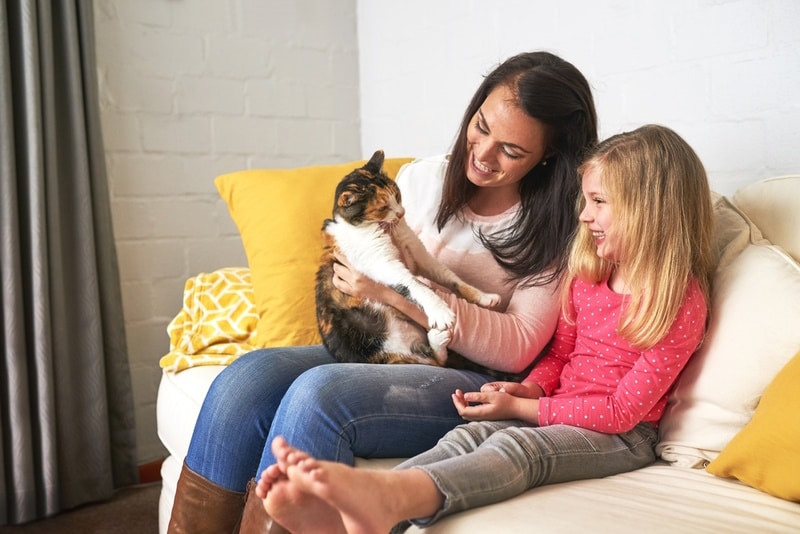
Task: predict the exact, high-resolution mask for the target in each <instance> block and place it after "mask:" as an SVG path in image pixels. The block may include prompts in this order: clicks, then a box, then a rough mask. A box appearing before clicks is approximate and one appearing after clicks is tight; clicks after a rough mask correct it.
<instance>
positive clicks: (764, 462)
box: [706, 352, 800, 501]
mask: <svg viewBox="0 0 800 534" xmlns="http://www.w3.org/2000/svg"><path fill="white" fill-rule="evenodd" d="M799 413H800V352H798V353H797V354H796V355H795V356H794V357H793V358H792V359H791V360H790V361H789V363H787V364H786V366H785V367H783V369H781V371H780V372H779V373H778V375H777V376H776V377H775V378H774V379H773V380H772V382H771V383H770V385H769V386H768V387H767V389H766V390H765V391H764V395H763V396H762V397H761V401H760V402H759V404H758V407H757V408H756V411H755V413H754V414H753V418H752V419H751V420H750V422H749V423H747V425H746V426H745V427H744V428H743V429H742V430H741V431H740V432H739V433H738V434H736V435H735V436H734V437H733V439H732V440H731V441H730V443H728V445H727V446H726V447H725V448H724V449H722V451H721V452H720V454H719V456H717V458H716V459H715V460H713V461H712V462H711V463H710V464H709V465H708V467H707V468H706V470H707V471H708V472H709V473H711V474H713V475H717V476H721V477H728V478H737V479H739V480H741V481H742V482H744V483H745V484H747V485H748V486H752V487H754V488H758V489H760V490H762V491H765V492H767V493H769V494H771V495H775V496H776V497H780V498H782V499H787V500H790V501H800V417H798V414H799Z"/></svg>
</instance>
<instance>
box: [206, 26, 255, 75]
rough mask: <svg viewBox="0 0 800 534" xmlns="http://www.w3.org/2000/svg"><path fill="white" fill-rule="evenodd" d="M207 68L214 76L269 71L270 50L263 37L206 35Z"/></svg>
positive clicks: (253, 73)
mask: <svg viewBox="0 0 800 534" xmlns="http://www.w3.org/2000/svg"><path fill="white" fill-rule="evenodd" d="M206 42H207V46H208V62H207V69H208V72H210V73H211V74H212V75H214V76H230V77H234V78H240V79H243V78H246V77H249V76H254V75H257V74H258V73H264V72H269V70H268V66H269V59H270V56H271V54H270V50H269V48H268V47H267V43H266V42H265V41H264V40H263V39H258V38H254V37H243V36H240V35H220V34H212V35H209V36H208V37H206Z"/></svg>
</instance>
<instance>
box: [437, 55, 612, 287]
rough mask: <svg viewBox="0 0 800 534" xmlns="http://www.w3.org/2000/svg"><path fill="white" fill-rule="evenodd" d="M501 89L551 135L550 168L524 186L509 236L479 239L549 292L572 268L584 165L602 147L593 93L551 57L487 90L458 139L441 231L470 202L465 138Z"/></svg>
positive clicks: (518, 276) (493, 80)
mask: <svg viewBox="0 0 800 534" xmlns="http://www.w3.org/2000/svg"><path fill="white" fill-rule="evenodd" d="M498 86H506V87H508V88H509V89H511V91H512V93H513V94H514V95H515V96H516V98H517V105H518V106H519V108H520V109H521V110H523V111H524V112H525V113H526V114H527V115H528V116H530V117H532V118H534V119H537V120H538V121H540V122H541V123H543V124H544V126H545V128H546V139H547V143H548V146H547V148H546V150H545V154H547V155H548V157H547V165H537V166H536V167H534V168H533V169H532V170H531V171H529V172H528V174H527V175H525V177H523V179H522V180H521V182H520V197H521V209H520V210H519V212H518V215H517V219H516V220H515V221H514V223H513V224H512V225H510V226H509V228H508V229H507V230H505V231H503V232H499V233H495V234H492V235H480V239H481V241H482V243H483V245H484V246H485V247H486V248H487V249H488V250H489V251H491V253H492V255H493V256H494V258H495V260H496V261H497V262H498V263H499V264H500V265H501V266H502V267H503V268H504V269H506V271H507V272H508V273H509V279H511V280H513V281H517V282H521V283H522V284H523V285H546V284H548V283H550V282H552V281H553V280H556V279H558V278H560V277H561V275H562V273H563V271H564V270H565V269H566V258H567V251H568V249H569V243H570V239H571V238H572V236H573V234H574V232H575V227H576V224H577V221H576V220H575V215H574V207H575V202H576V199H577V196H578V192H579V185H578V184H576V180H575V177H576V176H577V169H578V165H579V164H580V162H581V161H583V158H584V156H585V155H586V153H587V152H588V150H589V149H591V148H592V147H594V145H595V144H596V143H597V115H596V112H595V108H594V101H593V99H592V91H591V88H590V87H589V83H588V82H587V81H586V78H584V76H583V74H581V72H580V71H579V70H578V69H576V68H575V67H574V66H573V65H572V64H571V63H568V62H567V61H564V60H563V59H561V58H559V57H558V56H555V55H553V54H550V53H548V52H528V53H523V54H519V55H516V56H513V57H511V58H509V59H507V60H506V61H504V62H503V63H502V64H500V65H499V66H498V67H497V68H495V69H494V70H493V71H492V72H491V73H489V74H488V75H487V76H486V77H485V78H484V80H483V82H482V83H481V85H480V87H478V90H477V91H476V92H475V95H474V96H473V97H472V100H471V101H470V103H469V106H468V107H467V109H466V111H465V112H464V117H463V119H462V121H461V127H460V129H459V131H458V134H457V135H456V139H455V142H454V144H453V150H452V153H451V156H450V162H449V164H448V167H447V171H446V173H445V180H444V187H443V190H442V201H441V203H440V205H439V210H438V213H437V216H436V223H437V226H438V228H439V230H441V229H442V228H443V227H444V225H445V224H446V223H447V222H448V221H449V220H450V219H451V218H453V217H458V216H459V214H460V212H461V210H462V209H463V208H464V207H465V206H466V204H467V202H468V201H469V200H470V198H472V196H473V194H474V193H475V191H476V190H477V187H476V186H475V185H474V184H472V183H471V182H470V181H469V180H467V179H466V167H467V163H468V160H469V156H468V154H469V149H468V146H467V132H468V130H469V128H470V124H471V121H472V119H473V117H474V116H475V114H476V113H477V112H478V109H479V108H480V106H481V105H482V104H483V102H484V101H485V100H486V97H487V96H488V95H489V93H491V92H492V90H494V89H495V88H496V87H498Z"/></svg>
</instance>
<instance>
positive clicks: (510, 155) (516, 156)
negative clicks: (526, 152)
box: [503, 148, 522, 159]
mask: <svg viewBox="0 0 800 534" xmlns="http://www.w3.org/2000/svg"><path fill="white" fill-rule="evenodd" d="M503 154H505V155H506V156H508V157H509V158H511V159H519V158H521V157H522V156H518V155H516V154H512V153H511V152H509V151H508V149H506V148H503Z"/></svg>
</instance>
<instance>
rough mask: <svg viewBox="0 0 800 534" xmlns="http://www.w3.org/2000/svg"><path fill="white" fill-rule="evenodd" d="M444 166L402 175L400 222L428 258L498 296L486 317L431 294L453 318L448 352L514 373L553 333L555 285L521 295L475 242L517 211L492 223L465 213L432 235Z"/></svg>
mask: <svg viewBox="0 0 800 534" xmlns="http://www.w3.org/2000/svg"><path fill="white" fill-rule="evenodd" d="M446 166H447V157H446V156H438V157H432V158H425V159H419V160H416V161H414V162H412V163H410V164H408V165H406V166H404V167H403V168H402V169H401V170H400V172H399V174H398V176H397V183H398V185H399V186H400V190H401V193H402V195H403V205H404V207H405V208H406V221H407V223H408V225H409V227H410V228H411V229H412V230H413V231H414V232H416V234H417V235H418V236H419V237H420V239H421V240H422V242H423V244H424V245H425V247H426V248H427V249H428V251H429V252H430V253H431V254H432V255H433V256H434V257H436V258H438V259H439V260H440V261H441V262H442V263H444V264H445V265H447V266H448V267H449V268H450V269H452V270H453V271H454V272H455V273H456V274H458V275H459V276H460V277H461V278H463V279H464V281H466V282H468V283H470V284H473V285H474V286H476V287H478V288H480V289H481V290H483V291H486V292H490V293H497V294H498V295H500V296H501V297H502V301H501V303H500V305H499V306H498V307H497V308H495V309H493V310H487V309H484V308H481V307H479V306H477V305H474V304H470V303H468V302H466V301H464V300H462V299H459V298H457V297H456V296H455V295H453V294H452V293H450V292H449V291H445V290H443V289H441V288H437V293H438V294H439V296H441V297H442V298H444V299H445V301H446V302H448V304H449V305H450V307H451V308H452V309H453V310H454V311H455V313H456V324H455V327H454V329H453V339H452V341H451V343H450V347H451V348H452V349H453V350H455V351H456V352H458V353H460V354H462V355H464V356H466V357H467V358H469V359H471V360H473V361H475V362H477V363H480V364H482V365H485V366H487V367H490V368H492V369H497V370H499V371H506V372H520V371H522V370H524V369H525V368H526V367H527V366H528V365H530V363H531V362H532V361H533V360H534V358H536V356H537V355H538V354H539V353H541V351H542V350H543V349H544V348H545V346H546V345H547V343H548V342H549V341H550V338H551V337H552V335H553V332H554V331H555V328H556V323H557V321H558V315H559V298H558V288H557V285H556V284H555V283H553V284H549V285H547V286H542V287H526V288H522V287H519V286H518V284H516V283H509V282H508V281H507V276H508V273H507V272H506V271H505V270H504V269H503V268H502V267H500V265H498V264H497V262H496V261H495V260H494V258H493V257H492V255H491V253H490V252H489V251H488V250H486V248H484V246H483V245H482V244H481V242H480V241H479V240H478V239H477V237H476V235H477V234H476V230H478V229H480V230H481V231H483V232H484V233H487V234H489V233H492V232H495V231H497V230H500V229H503V228H506V227H507V226H508V225H509V224H511V223H512V222H513V221H514V218H515V215H516V213H517V210H518V209H519V205H517V206H515V207H512V208H511V209H509V210H508V211H506V212H505V213H502V214H500V215H495V216H491V217H484V216H480V215H477V214H475V213H473V212H472V211H471V210H469V209H465V210H464V212H463V216H462V217H461V218H460V219H459V220H455V219H453V220H450V221H449V222H448V224H447V225H446V226H445V227H444V228H443V229H442V231H441V233H440V232H439V231H438V230H437V228H436V224H435V222H434V221H435V218H436V212H437V209H438V207H439V202H440V200H441V196H442V184H443V182H444V172H445V168H446Z"/></svg>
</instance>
